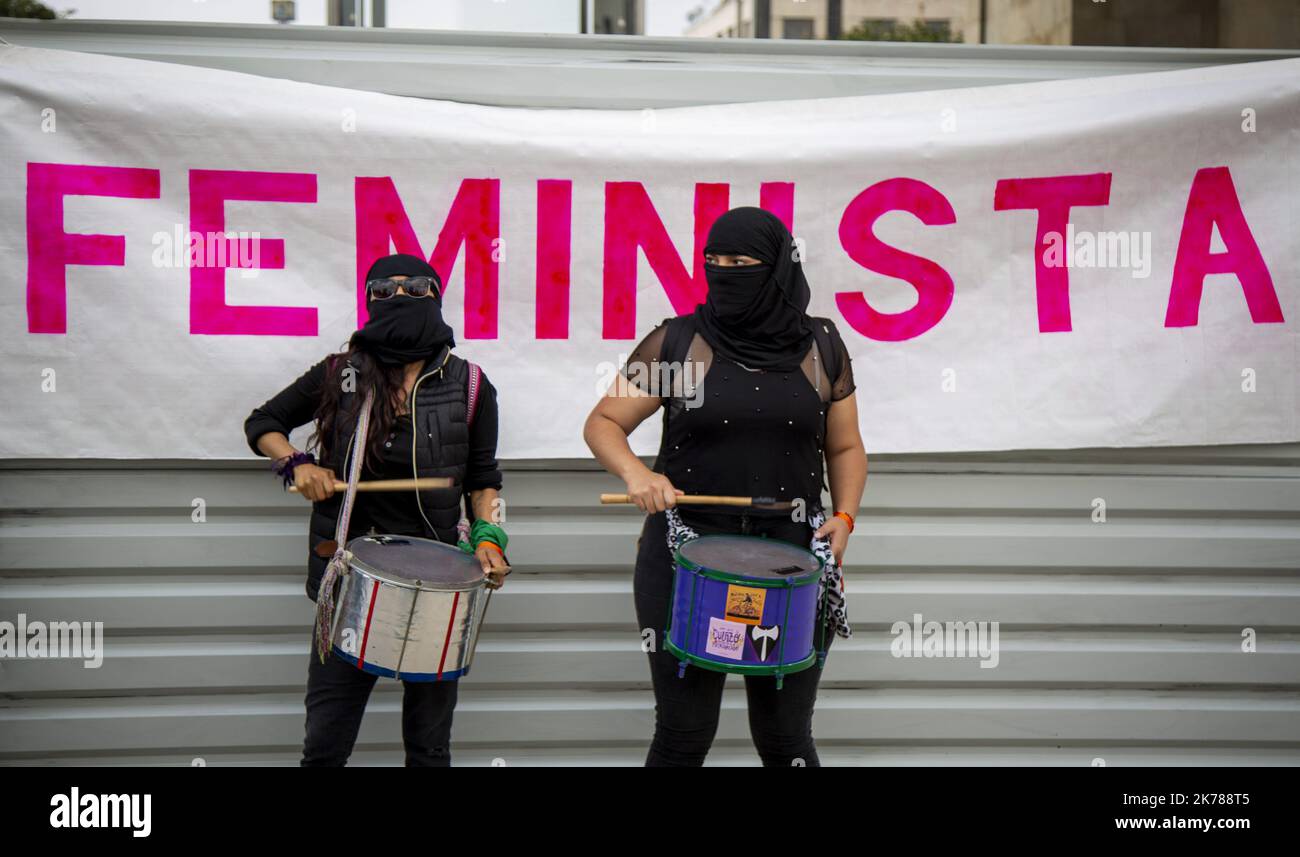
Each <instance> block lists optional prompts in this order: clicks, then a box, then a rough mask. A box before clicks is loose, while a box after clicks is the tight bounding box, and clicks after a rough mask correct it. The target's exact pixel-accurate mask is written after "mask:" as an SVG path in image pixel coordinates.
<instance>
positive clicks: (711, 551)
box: [677, 536, 821, 580]
mask: <svg viewBox="0 0 1300 857" xmlns="http://www.w3.org/2000/svg"><path fill="white" fill-rule="evenodd" d="M677 555H678V558H679V559H680V560H682V561H684V562H685V563H686V564H688V565H692V566H695V567H697V568H701V569H707V570H710V571H717V572H723V573H727V574H736V575H741V576H744V577H754V578H764V579H770V580H779V579H781V578H789V577H791V576H797V577H802V576H804V575H808V574H812V573H814V572H818V571H820V570H821V560H819V559H818V558H817V557H816V555H814V554H813V553H811V552H809V551H806V550H804V549H803V548H800V547H796V546H794V545H792V544H790V543H788V542H782V541H778V540H777V539H764V538H759V537H758V536H701V537H700V538H698V539H693V540H692V541H689V542H687V543H686V544H684V545H682V546H681V549H680V550H678V551H677Z"/></svg>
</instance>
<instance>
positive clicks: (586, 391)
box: [0, 47, 1300, 459]
mask: <svg viewBox="0 0 1300 857" xmlns="http://www.w3.org/2000/svg"><path fill="white" fill-rule="evenodd" d="M0 151H3V154H4V158H3V161H2V162H0V262H2V263H3V264H2V265H0V269H2V270H3V271H4V272H5V275H4V283H5V287H4V289H3V293H2V295H0V301H2V302H3V303H2V305H0V325H2V327H0V355H2V356H3V368H2V369H0V372H2V373H3V380H4V389H5V392H6V396H7V401H6V406H5V407H4V408H3V409H0V437H2V438H3V448H0V455H3V456H5V457H23V458H26V457H39V458H46V457H111V458H204V459H211V458H231V457H245V456H248V455H249V454H250V453H249V451H248V449H247V446H246V445H245V442H244V438H243V433H242V424H243V420H244V418H245V417H246V416H247V414H248V412H249V411H250V410H251V409H252V408H253V407H255V406H256V405H258V404H260V403H261V402H262V401H264V400H265V399H266V398H268V397H269V396H270V395H272V394H273V393H275V392H276V391H278V390H279V389H280V388H282V387H283V386H285V385H286V384H288V383H289V382H290V381H291V380H292V379H293V378H295V377H297V376H298V375H299V374H300V373H301V372H303V371H305V370H306V368H307V367H308V366H310V365H311V364H312V363H314V362H316V361H317V360H319V359H320V358H321V357H323V356H324V355H325V354H326V353H329V352H331V351H335V350H338V349H339V348H341V346H342V345H343V343H344V342H345V341H346V340H347V338H348V335H349V334H350V332H351V331H352V330H353V329H355V328H356V327H357V326H358V324H359V318H360V314H361V312H362V310H363V305H362V301H361V295H362V292H361V289H360V283H359V279H360V275H361V273H362V272H364V270H365V269H366V268H367V267H368V266H369V263H370V262H371V260H372V259H374V258H375V257H377V256H379V255H383V254H385V253H387V252H394V251H399V252H409V253H415V254H421V255H423V256H424V257H425V258H429V259H430V260H431V262H432V263H433V265H434V266H435V267H436V268H437V269H438V270H439V271H440V272H441V273H442V275H443V277H444V279H445V280H446V283H447V291H446V302H445V303H446V317H447V320H448V321H449V322H450V323H451V324H452V326H453V327H454V328H455V329H456V332H457V338H458V341H459V348H458V352H459V353H461V354H463V355H464V356H466V357H467V358H469V359H471V360H474V361H475V362H478V363H479V364H481V365H482V366H483V367H484V369H485V371H486V372H487V374H488V376H489V377H490V378H491V379H492V381H493V382H494V383H495V384H496V386H497V388H498V390H499V395H500V403H501V414H502V421H501V425H502V436H501V445H500V454H501V456H502V457H505V458H516V457H579V456H586V455H587V450H586V447H585V445H584V444H583V442H582V439H581V426H582V421H583V419H584V418H585V416H586V414H587V412H588V410H589V409H590V407H591V405H592V404H593V403H594V401H595V400H596V398H597V396H598V394H599V392H600V390H601V389H602V388H603V385H604V384H605V383H607V382H608V380H609V378H610V375H611V373H612V371H613V367H614V366H615V365H616V364H617V363H618V362H619V361H620V359H621V358H622V357H623V356H624V355H626V354H627V353H628V352H629V351H630V350H631V347H632V345H633V344H634V343H635V341H636V339H638V338H639V337H640V336H642V335H644V334H645V333H646V332H647V331H649V330H650V329H651V328H652V327H653V326H654V325H655V324H657V323H658V322H659V321H661V320H662V319H663V318H665V317H666V316H670V315H674V314H677V313H683V312H688V311H690V309H691V308H692V307H693V306H695V304H696V303H698V302H699V301H700V300H701V299H702V296H703V294H704V289H705V286H704V282H705V281H704V278H703V274H702V270H701V258H700V248H701V246H702V242H703V238H704V236H705V234H706V233H707V231H708V227H709V225H710V224H711V222H712V220H713V218H715V217H716V216H717V215H718V214H719V213H721V212H722V211H725V210H726V209H727V208H729V207H734V206H739V205H759V204H761V205H763V206H764V207H766V208H768V209H770V210H771V211H773V212H775V213H777V214H778V215H779V216H781V217H782V218H783V219H784V220H785V221H786V222H787V223H788V224H789V225H790V227H791V229H792V231H793V232H794V234H795V235H796V237H797V238H798V240H799V243H800V247H801V249H802V253H803V260H804V266H805V271H806V273H807V277H808V280H809V283H810V284H811V286H812V291H813V300H812V307H811V308H810V312H812V313H813V314H814V315H821V316H827V317H830V318H831V319H833V320H834V321H835V323H836V325H837V326H838V327H839V330H840V332H841V334H842V335H843V337H844V339H845V341H846V343H847V344H848V346H849V349H850V351H851V353H852V355H853V358H854V362H853V369H854V374H855V376H856V379H857V391H858V392H857V401H858V407H859V412H860V415H861V425H862V432H863V436H864V439H865V441H866V445H867V449H868V451H869V452H872V453H875V452H918V451H966V450H993V449H1025V448H1042V449H1053V448H1067V447H1085V446H1161V445H1177V444H1211V443H1243V442H1285V441H1296V440H1300V422H1298V420H1297V402H1298V401H1300V396H1298V391H1300V374H1297V372H1296V367H1297V365H1298V364H1300V337H1298V336H1297V328H1296V323H1297V320H1300V287H1298V285H1297V283H1298V281H1300V216H1298V214H1300V199H1298V191H1300V60H1283V61H1274V62H1260V63H1246V64H1240V65H1232V66H1224V67H1218V68H1206V69H1199V70H1191V71H1177V72H1164V73H1157V74H1143V75H1133V76H1122V77H1105V78H1097V79H1088V80H1070V81H1061V82H1050V83H1040V84H1021V85H1011V86H1000V87H989V88H982V89H962V90H955V91H943V92H928V93H907V94H900V95H886V96H871V97H852V98H835V99H819V100H810V101H796V102H779V103H756V104H733V105H724V106H711V107H689V108H674V109H665V110H644V111H635V110H634V111H595V110H525V109H512V108H498V107H483V106H474V105H467V104H457V103H448V102H438V101H423V100H419V99H411V98H401V97H394V96H385V95H377V94H373V93H367V92H356V91H351V90H346V89H336V88H330V87H322V86H313V85H309V84H302V83H295V82H290V81H282V80H269V79H264V78H259V77H254V76H248V75H241V74H235V73H230V72H223V71H214V70H208V69H200V68H191V67H187V66H179V65H165V64H157V63H149V62H143V61H137V60H128V59H118V58H111V57H101V56H93V55H86V54H76V53H65V52H59V51H45V50H34V49H27V48H16V47H3V48H0ZM195 239H196V240H195ZM390 248H392V249H391V250H390ZM657 422H658V421H657V420H653V421H651V423H653V424H647V425H646V426H645V427H643V428H642V429H641V430H640V431H638V432H637V433H636V435H634V446H635V448H636V449H637V450H638V451H639V452H649V451H652V450H653V449H654V447H655V444H656V442H657V431H658V429H657Z"/></svg>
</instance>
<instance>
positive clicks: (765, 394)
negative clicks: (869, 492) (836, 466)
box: [623, 318, 855, 516]
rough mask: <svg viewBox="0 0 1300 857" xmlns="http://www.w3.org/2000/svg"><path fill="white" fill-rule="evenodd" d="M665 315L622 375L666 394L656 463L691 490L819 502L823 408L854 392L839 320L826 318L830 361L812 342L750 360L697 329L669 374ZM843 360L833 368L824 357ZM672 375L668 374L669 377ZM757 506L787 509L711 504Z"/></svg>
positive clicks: (811, 506)
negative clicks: (788, 355)
mask: <svg viewBox="0 0 1300 857" xmlns="http://www.w3.org/2000/svg"><path fill="white" fill-rule="evenodd" d="M672 321H673V320H672V319H667V320H665V321H664V322H663V323H661V324H660V325H659V326H658V327H656V328H655V329H654V330H652V331H651V332H650V333H649V334H647V335H646V337H645V338H644V339H643V340H641V342H640V343H639V344H638V345H637V347H636V348H635V350H633V352H632V354H631V355H630V356H629V357H628V361H627V364H626V365H625V366H624V367H623V374H624V376H625V377H626V378H627V379H628V382H629V383H630V384H632V385H633V386H635V387H637V388H638V389H639V390H641V391H643V392H647V393H650V394H651V395H656V396H660V397H661V398H663V403H664V407H665V408H666V409H667V421H666V422H667V429H666V432H665V434H664V443H663V446H662V447H661V455H660V459H659V462H658V467H659V469H660V470H662V472H663V473H664V474H665V475H666V476H667V477H668V478H669V479H670V480H671V481H672V483H673V485H674V486H675V487H677V488H680V489H681V490H683V491H685V492H686V493H687V494H728V495H737V496H742V497H773V498H776V499H777V500H783V501H784V500H798V499H802V500H803V501H804V502H805V504H806V507H807V508H808V509H809V510H811V509H814V508H816V507H818V506H820V502H821V492H822V488H823V482H824V479H823V462H824V452H823V450H824V448H825V444H824V439H825V436H826V412H827V410H828V409H829V407H830V405H831V403H832V402H836V401H839V400H840V399H843V398H846V397H847V396H849V395H850V394H852V393H853V391H854V389H855V387H854V383H853V367H852V363H851V360H850V358H849V354H848V350H847V349H846V348H845V346H844V342H843V340H842V339H841V338H840V336H839V333H838V331H836V330H835V325H834V323H833V322H831V321H830V320H829V319H824V318H814V319H813V323H814V324H817V325H824V326H825V330H826V332H827V333H828V334H829V335H830V336H829V339H830V341H831V342H832V343H833V347H834V348H835V350H836V352H837V353H836V355H835V357H834V359H833V360H830V361H826V360H823V359H822V358H821V355H820V354H819V349H818V347H817V343H816V341H814V342H813V344H812V345H811V347H810V348H809V349H808V353H807V354H805V355H804V357H803V359H802V360H801V361H800V362H799V365H797V366H794V365H792V366H791V367H789V369H785V370H782V369H749V368H747V367H745V366H742V365H740V364H739V363H736V362H735V361H732V360H729V359H727V358H726V357H723V356H722V355H720V354H715V353H714V352H713V349H712V348H710V347H709V345H708V343H707V342H705V341H704V338H703V337H702V336H700V335H699V334H698V333H696V334H695V336H694V338H693V339H692V340H691V343H690V346H689V347H688V348H687V351H686V354H685V356H684V359H683V358H682V357H681V356H680V355H679V356H678V359H681V360H682V364H681V367H680V369H679V370H676V371H673V372H671V373H667V374H665V373H663V372H662V367H663V366H664V365H665V364H666V363H667V362H668V361H670V360H671V358H672V357H673V355H664V354H663V348H664V340H665V336H666V333H667V330H668V326H669V324H670V323H672ZM827 363H829V364H830V365H833V366H836V367H838V373H837V377H836V378H834V379H832V378H830V377H829V376H828V374H827V370H826V368H825V366H826V365H827ZM669 378H671V381H669V380H667V379H669ZM705 508H707V509H708V510H709V511H717V512H726V511H734V512H735V513H737V514H739V513H741V512H744V513H746V514H748V515H750V516H754V515H764V514H771V515H788V514H789V512H788V511H783V510H762V509H746V508H743V507H727V506H716V507H712V506H711V507H705Z"/></svg>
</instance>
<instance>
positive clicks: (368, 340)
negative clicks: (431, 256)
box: [352, 253, 456, 365]
mask: <svg viewBox="0 0 1300 857" xmlns="http://www.w3.org/2000/svg"><path fill="white" fill-rule="evenodd" d="M400 276H407V277H433V280H434V290H433V291H432V292H431V293H430V294H429V296H427V297H422V298H413V297H411V296H410V295H393V296H392V297H391V298H387V299H385V300H378V301H377V300H375V299H374V298H372V297H370V294H369V292H367V293H366V312H368V313H369V314H370V319H369V320H368V321H367V322H366V323H365V326H364V327H362V328H361V329H360V330H358V331H357V332H356V333H354V334H352V344H353V345H354V346H356V347H357V348H359V349H361V350H362V351H366V352H368V353H369V354H372V355H374V357H375V359H376V360H378V361H379V362H380V363H386V364H390V365H391V364H404V363H414V362H415V361H417V360H422V359H423V360H427V359H428V358H430V357H434V356H436V355H437V354H438V353H439V352H441V351H442V347H443V346H444V345H445V346H447V347H449V348H454V347H456V340H455V338H454V337H453V336H452V329H451V327H450V325H448V324H447V322H445V321H443V319H442V278H441V277H439V276H438V272H437V271H435V270H434V269H433V266H432V265H430V264H429V263H428V262H426V261H424V260H423V259H421V258H420V257H419V256H411V255H409V254H407V253H397V254H394V255H392V256H384V257H383V258H382V259H377V260H376V261H375V263H374V264H373V265H371V266H370V270H369V271H367V272H366V281H367V282H369V281H370V280H375V279H383V278H384V277H400Z"/></svg>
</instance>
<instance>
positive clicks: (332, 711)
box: [301, 634, 458, 768]
mask: <svg viewBox="0 0 1300 857" xmlns="http://www.w3.org/2000/svg"><path fill="white" fill-rule="evenodd" d="M314 637H315V635H314V634H313V639H312V646H311V656H310V657H311V661H310V664H309V666H308V667H307V737H306V739H305V740H304V741H303V747H302V762H301V764H302V765H303V766H320V767H342V766H343V765H346V764H347V761H348V757H349V756H351V755H352V747H353V745H354V744H356V742H357V733H358V732H359V731H360V730H361V717H362V715H363V714H365V712H366V701H367V700H369V698H370V691H371V690H373V689H374V687H375V680H376V679H377V678H378V676H375V675H371V674H370V673H368V672H365V671H363V670H359V669H357V668H356V667H354V666H352V664H350V663H348V662H347V661H345V660H343V659H341V658H338V657H335V655H334V653H333V652H332V651H331V652H330V653H329V654H328V655H327V656H326V657H325V663H323V664H322V663H321V661H320V656H319V655H317V654H316V641H315V639H314ZM402 685H403V688H404V689H403V693H402V744H403V745H404V746H405V748H406V764H407V766H408V767H421V768H446V767H449V766H450V765H451V747H450V745H451V715H452V711H453V709H455V707H456V689H457V685H458V682H457V681H456V680H452V681H404V682H402Z"/></svg>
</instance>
